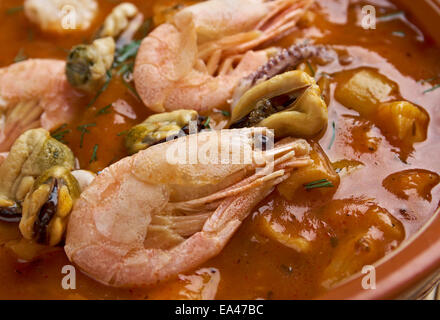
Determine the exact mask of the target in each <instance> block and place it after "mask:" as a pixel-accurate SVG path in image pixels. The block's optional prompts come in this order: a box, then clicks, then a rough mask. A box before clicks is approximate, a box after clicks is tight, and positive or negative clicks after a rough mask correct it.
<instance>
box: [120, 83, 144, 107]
mask: <svg viewBox="0 0 440 320" xmlns="http://www.w3.org/2000/svg"><path fill="white" fill-rule="evenodd" d="M121 80H122V84H123V85H124V86H125V87H126V88H127V89H128V90H130V91H131V93H133V94H134V95H135V97H136V98H138V99H139V100H140V101H142V99H141V97H140V96H139V94H138V93H137V91H136V89H135V88H133V87H132V86H131V85H130V84H129V83H128V82H127V81H126V80H125V79H124V77H122V78H121Z"/></svg>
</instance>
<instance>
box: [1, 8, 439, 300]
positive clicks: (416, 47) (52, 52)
mask: <svg viewBox="0 0 440 320" xmlns="http://www.w3.org/2000/svg"><path fill="white" fill-rule="evenodd" d="M129 2H133V3H134V4H136V5H137V6H138V8H139V9H140V10H141V11H142V12H143V13H144V15H145V16H146V17H149V16H151V15H152V7H153V5H154V3H155V2H157V3H159V2H163V1H143V0H131V1H129ZM316 2H317V3H316V4H315V5H314V6H313V8H312V11H313V12H314V13H315V14H316V17H315V19H314V21H313V23H312V25H309V26H306V27H303V28H300V29H299V30H297V31H295V32H294V33H293V34H291V35H289V36H287V37H285V38H283V39H281V40H279V41H278V42H277V43H276V45H277V46H282V47H288V46H289V45H291V44H292V43H294V42H295V41H296V40H297V39H306V38H308V39H313V40H315V42H316V43H323V44H329V45H332V46H333V48H335V49H337V50H338V52H339V53H340V52H346V56H347V57H348V58H347V59H343V58H341V54H340V55H339V60H337V61H334V62H332V63H330V64H328V65H325V66H319V65H318V66H315V68H316V70H314V73H315V74H322V73H326V74H329V75H330V76H331V84H330V92H329V99H330V103H329V106H328V107H329V125H328V128H327V131H326V132H325V133H324V134H322V135H321V136H320V137H319V138H317V139H316V140H318V141H319V143H320V145H321V146H322V148H323V150H324V151H325V152H326V153H327V155H328V157H329V158H330V160H331V161H332V162H336V161H339V160H343V159H350V160H355V161H359V162H362V163H363V168H362V169H361V170H356V171H354V172H353V173H352V174H350V175H346V176H343V177H342V178H341V184H340V186H339V188H338V189H337V191H336V193H335V194H334V195H332V197H330V198H325V197H322V196H321V193H319V191H310V192H303V193H301V194H299V195H298V196H297V198H295V200H293V201H287V200H285V199H283V198H282V197H281V196H280V195H279V194H278V192H277V191H274V192H273V193H272V194H271V195H270V196H269V197H268V198H267V199H265V200H263V201H262V202H261V203H260V204H259V206H258V207H257V208H256V209H255V210H254V212H253V213H252V214H251V215H250V216H249V217H248V218H247V219H246V220H245V222H244V223H243V225H242V226H241V228H240V229H239V231H238V232H237V233H236V234H235V235H234V237H233V238H232V239H231V241H230V242H229V243H228V244H227V246H226V247H225V249H224V250H223V251H222V252H221V253H220V254H219V255H218V256H217V257H215V258H213V259H211V260H209V261H207V262H206V263H204V264H203V266H201V267H200V268H215V269H216V270H217V272H219V273H220V284H219V287H218V291H217V295H216V298H217V299H255V298H265V299H307V298H314V297H316V296H318V295H319V294H321V293H323V292H325V290H327V289H326V287H325V286H323V285H322V283H321V279H322V273H323V270H324V269H325V267H326V266H327V265H328V264H329V262H330V260H331V258H332V255H333V254H334V252H335V250H336V249H337V247H338V245H340V243H339V244H338V241H335V239H337V238H336V237H335V236H334V235H332V234H331V232H323V231H322V224H325V223H326V222H325V221H327V222H328V220H326V219H322V220H321V217H328V216H330V215H332V214H339V213H340V212H345V211H347V210H348V211H356V210H361V211H362V210H365V207H366V206H369V205H371V204H374V205H377V206H379V207H380V208H383V209H384V210H387V211H388V212H389V213H391V214H392V215H393V216H394V217H395V218H396V219H398V220H399V221H400V222H401V223H402V225H403V226H404V229H405V237H406V238H409V237H410V236H411V235H413V234H414V233H415V232H416V231H417V230H419V229H420V228H421V227H422V226H423V225H424V224H425V223H426V222H427V221H428V220H429V219H430V218H431V217H432V215H433V214H434V212H435V211H436V209H437V208H438V206H439V200H440V188H439V187H438V186H436V187H434V188H433V189H432V191H431V192H430V193H431V197H429V196H427V194H426V192H425V193H419V194H411V195H409V196H408V197H407V199H402V198H398V197H396V196H395V195H394V194H393V193H390V192H389V191H388V190H387V189H386V188H385V187H384V183H383V181H384V180H385V178H387V177H388V176H389V175H390V174H392V173H395V172H400V171H403V170H410V169H425V170H429V171H432V172H434V173H435V172H439V171H440V161H439V160H438V158H437V155H438V154H439V152H440V139H439V137H440V116H439V114H440V104H439V101H440V89H439V90H433V91H429V92H426V90H428V89H430V88H431V87H432V86H435V85H436V84H438V83H439V82H440V81H439V80H438V79H435V77H437V75H440V59H439V56H440V51H439V50H438V49H437V48H436V47H435V45H434V44H433V42H432V41H431V40H430V39H429V38H428V37H427V36H425V35H424V34H423V33H422V32H421V31H420V30H419V29H418V28H417V27H416V26H415V25H414V24H413V23H412V22H410V21H411V17H410V16H409V15H400V16H399V17H398V18H395V19H391V20H389V21H384V22H378V24H377V28H376V29H375V30H364V29H363V28H362V27H361V26H360V24H359V21H360V17H361V8H362V6H363V5H365V4H374V5H375V6H376V9H377V14H378V16H384V15H387V14H390V13H394V12H398V11H400V9H399V7H398V6H396V5H395V4H393V3H392V2H391V1H388V0H375V1H369V2H363V1H354V0H321V1H316ZM117 3H119V1H117V0H115V1H113V0H112V1H110V0H100V1H99V7H100V8H99V16H98V18H97V19H96V20H95V23H94V25H93V27H92V28H90V30H89V31H88V32H84V33H73V34H71V35H69V36H54V35H48V34H45V33H43V32H41V31H39V29H38V28H37V27H35V26H34V25H32V24H31V23H30V22H28V21H27V19H26V18H25V15H24V13H23V11H20V10H17V12H15V13H10V12H9V13H8V12H7V10H8V9H10V8H15V7H20V6H22V4H23V1H20V0H2V1H0V21H1V22H0V39H1V43H2V44H3V45H2V46H1V47H0V67H5V66H8V65H10V64H11V63H13V61H14V58H15V57H16V56H17V54H19V53H20V54H22V55H25V56H26V57H28V58H55V59H65V58H66V56H67V53H68V51H69V49H70V48H71V47H72V46H74V45H76V44H79V43H83V42H85V41H87V40H88V39H90V38H91V37H92V35H93V33H94V32H95V31H96V30H97V29H98V28H99V26H100V24H101V23H102V21H103V20H104V19H105V17H106V15H107V14H108V13H109V12H110V11H111V9H112V8H113V7H114V6H115V5H116V4H117ZM170 3H171V2H170ZM244 9H245V8H244ZM361 66H362V67H371V68H374V69H377V70H378V71H379V72H380V73H381V74H383V75H385V76H386V77H388V78H389V79H391V80H392V81H394V82H396V83H397V84H398V86H399V91H400V96H401V98H402V99H404V100H407V101H410V102H412V103H414V104H416V105H418V106H422V107H423V108H424V109H425V110H426V111H427V112H428V113H429V115H430V123H429V129H428V138H427V140H426V141H424V142H421V143H417V144H415V146H414V150H404V147H401V146H398V145H391V144H390V143H389V142H388V141H387V139H386V138H385V137H384V136H383V134H382V133H381V131H380V129H379V128H377V127H376V126H375V125H374V124H373V123H372V122H369V120H367V119H364V118H362V117H360V116H359V114H358V113H357V112H356V111H353V110H350V109H347V108H346V107H344V106H343V105H342V104H340V103H338V101H337V100H336V99H335V98H334V96H333V93H334V89H335V88H336V86H337V84H338V82H339V81H343V80H344V79H346V78H347V77H348V75H349V72H346V71H348V70H354V69H357V68H359V67H361ZM425 79H433V80H430V81H424V80H425ZM118 99H122V100H124V101H125V102H126V106H127V107H126V108H125V109H124V110H114V108H113V109H111V110H110V112H109V113H105V114H99V110H101V109H102V108H104V107H106V106H107V105H109V104H112V103H113V102H115V101H116V100H118ZM87 101H90V97H84V105H80V106H78V112H77V116H76V119H75V120H74V121H73V122H72V123H68V127H67V128H68V129H69V130H71V132H70V133H68V134H67V135H66V136H65V138H64V140H65V141H66V142H67V143H68V145H69V147H70V148H71V149H72V151H73V152H74V154H75V155H76V157H77V158H78V159H79V163H80V166H81V168H83V169H88V170H92V171H95V172H98V171H100V170H102V169H104V168H105V167H107V166H109V165H110V164H112V163H114V162H116V161H118V160H119V159H121V158H123V157H125V156H127V153H126V150H125V147H124V137H123V132H124V131H126V130H128V129H129V128H131V127H132V126H133V125H135V124H138V123H140V122H142V121H143V120H144V119H145V118H146V117H147V116H148V115H149V114H151V112H150V111H148V109H147V108H146V107H145V106H144V105H143V104H142V103H141V102H140V101H139V100H138V99H137V97H136V96H135V95H134V94H133V93H132V92H131V91H130V90H129V89H128V88H127V87H126V86H125V85H124V84H123V83H122V81H121V80H120V79H118V78H117V77H115V78H114V79H113V80H112V81H111V82H110V85H109V87H108V88H107V90H105V91H104V92H103V93H102V95H100V96H99V98H98V100H97V101H96V102H95V103H94V104H93V105H92V106H90V107H88V108H87V107H86V104H87ZM217 117H218V115H217ZM223 120H224V119H223ZM90 123H93V124H95V125H94V126H93V127H89V131H90V133H88V134H86V135H85V136H84V140H83V144H82V146H81V145H80V140H81V134H80V132H79V131H78V130H77V127H78V126H80V125H84V124H90ZM333 126H334V129H333ZM371 139H373V140H371ZM371 141H373V142H374V148H372V147H371V145H370V144H369V143H370V142H371ZM95 146H97V150H96V159H92V155H93V149H94V147H95ZM402 153H405V154H407V157H404V159H402V158H401V157H400V156H399V155H401V154H402ZM91 160H96V161H91ZM397 188H398V186H397ZM133 192H136V191H135V190H133ZM344 210H345V211H344ZM262 219H270V220H271V221H272V223H275V224H277V225H279V227H280V228H281V229H283V230H287V231H288V230H294V229H295V228H300V227H302V230H303V236H304V237H306V238H307V239H309V240H310V241H313V242H314V245H315V246H316V248H319V250H314V253H313V254H303V253H299V252H297V251H295V250H292V249H291V248H288V247H285V246H283V245H282V244H279V243H277V242H276V241H274V240H271V239H270V238H267V237H266V236H265V235H264V233H263V232H262V231H261V228H262V227H261V225H262V222H264V221H263V220H262ZM323 221H324V222H323ZM364 223H368V221H366V222H364ZM343 224H344V222H342V220H341V222H340V223H339V224H338V222H337V221H336V222H334V223H333V225H332V228H333V231H334V233H335V234H339V233H341V232H342V231H341V230H343V229H344V228H345V227H344V225H343ZM325 230H328V229H325ZM19 237H20V236H19V231H18V228H17V225H15V224H6V223H0V245H1V246H0V261H1V262H0V298H1V299H42V298H44V299H179V298H188V297H191V295H187V294H186V293H185V292H188V290H190V291H191V286H192V287H194V285H197V284H196V283H195V282H197V281H194V277H191V275H194V274H195V273H194V272H195V271H194V272H193V273H191V272H189V273H188V274H187V275H186V276H185V275H181V276H179V277H178V278H177V279H174V280H170V281H167V282H164V283H160V284H158V285H157V286H154V287H152V288H142V289H141V288H135V289H116V288H111V287H107V286H105V285H102V284H99V283H98V282H96V281H94V280H92V279H91V278H89V277H87V275H85V274H83V273H81V272H80V271H79V270H77V274H76V276H77V281H76V285H77V288H76V290H64V289H63V288H62V286H61V281H62V278H63V276H64V274H62V267H63V266H64V265H68V264H70V262H69V261H68V259H67V257H66V255H65V253H64V251H63V249H62V247H59V248H56V249H55V250H54V251H52V252H49V253H46V254H44V255H43V256H41V257H39V258H37V259H36V260H34V261H32V262H26V261H21V260H19V259H17V258H16V257H15V256H14V254H13V253H12V252H11V251H10V250H9V249H7V247H5V246H4V244H5V243H7V242H8V241H10V240H15V239H18V238H19ZM341 241H342V240H341ZM382 255H384V254H382ZM377 258H381V256H379V257H377Z"/></svg>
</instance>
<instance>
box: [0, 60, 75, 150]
mask: <svg viewBox="0 0 440 320" xmlns="http://www.w3.org/2000/svg"><path fill="white" fill-rule="evenodd" d="M65 69H66V63H65V62H64V61H59V60H50V59H30V60H26V61H23V62H19V63H16V64H13V65H11V66H9V67H6V68H2V69H0V152H7V151H9V148H10V147H11V145H12V144H13V143H14V141H15V140H16V139H17V138H18V137H19V136H20V134H22V133H23V132H25V131H26V130H28V129H33V128H37V127H43V128H44V129H47V130H51V129H53V128H55V127H56V126H58V125H60V124H62V123H64V122H67V121H69V120H70V119H71V118H72V117H73V113H74V109H75V108H74V106H75V104H76V103H78V102H79V101H80V99H81V98H82V97H83V95H82V94H80V93H79V92H77V91H75V90H74V89H73V88H72V87H71V86H70V85H69V83H68V82H67V79H66V76H65Z"/></svg>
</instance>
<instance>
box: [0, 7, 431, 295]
mask: <svg viewBox="0 0 440 320" xmlns="http://www.w3.org/2000/svg"><path fill="white" fill-rule="evenodd" d="M372 9H374V11H372ZM373 13H374V14H375V19H371V16H369V15H371V14H373ZM0 18H1V21H2V23H1V24H0V31H1V33H0V35H1V37H3V42H4V43H7V44H8V45H5V46H3V47H2V48H1V49H0V52H1V54H0V110H1V122H0V123H1V125H0V257H1V258H0V261H1V263H0V284H1V285H0V298H2V299H41V298H44V299H258V298H263V299H309V298H316V297H319V296H320V295H321V294H324V293H325V292H327V291H329V290H331V289H332V288H334V287H335V286H337V285H338V284H340V283H341V282H343V281H344V280H345V279H347V278H349V277H350V276H353V275H355V274H356V273H358V272H360V271H361V270H362V269H363V267H364V266H367V265H374V263H376V262H377V261H379V260H380V259H382V258H384V257H386V256H387V255H389V254H390V253H392V252H393V251H394V250H396V249H398V248H401V247H402V246H403V245H404V244H405V243H406V242H407V241H408V240H409V239H410V238H411V237H412V236H413V235H415V234H416V233H417V232H418V231H419V230H420V229H421V228H423V226H425V225H426V223H427V222H428V221H429V220H430V219H431V218H432V217H433V216H434V215H435V213H436V211H437V209H438V207H439V204H440V187H439V185H438V184H439V182H440V176H439V172H440V164H439V162H438V160H437V159H436V157H435V155H436V154H437V153H438V152H439V151H440V142H439V141H440V140H439V137H440V118H439V117H438V111H439V110H438V108H439V107H440V106H439V104H438V101H439V100H440V61H439V59H438V57H439V55H440V49H439V48H438V47H437V45H436V44H435V43H434V41H433V40H432V39H431V38H430V37H429V35H427V34H426V33H424V31H423V30H421V29H419V27H418V26H417V24H416V22H415V21H413V20H412V17H411V15H410V14H408V13H407V12H405V11H403V9H402V7H400V5H399V1H391V0H370V1H358V0H345V1H337V0H315V1H313V0H274V1H266V0H208V1H189V0H188V1H186V0H182V1H178V0H166V1H140V0H127V1H109V0H99V1H98V0H93V1H91V0H81V1H80V0H77V1H71V0H50V1H49V0H45V1H41V0H25V1H23V0H3V1H1V2H0ZM372 23H374V25H372ZM188 145H195V146H196V147H197V149H198V150H207V149H208V148H210V147H212V146H213V145H214V149H215V150H217V151H220V150H221V151H223V150H227V152H226V154H227V156H232V157H233V156H234V155H233V154H232V153H233V149H234V146H237V145H238V146H239V151H238V152H239V154H238V156H239V159H246V157H249V159H251V161H249V162H243V163H242V162H239V163H223V162H222V160H223V158H222V154H221V152H214V153H210V154H209V157H208V158H209V159H208V160H207V162H206V163H202V162H200V161H199V162H197V161H195V162H191V161H190V162H189V163H188V162H185V163H179V161H177V162H170V161H169V158H168V155H169V150H171V149H172V150H175V151H176V152H177V150H182V148H183V149H185V148H186V146H188ZM187 156H188V155H187ZM189 158H191V154H190V155H189ZM228 159H229V158H228ZM261 159H263V162H261V161H260V160H261ZM198 160H200V159H198ZM66 266H73V267H72V268H74V269H73V270H75V280H76V281H75V283H76V286H75V288H70V289H68V290H65V289H64V288H63V285H62V284H63V279H64V277H65V276H66V273H68V271H66V270H67V269H66ZM68 270H71V269H68ZM69 272H70V271H69Z"/></svg>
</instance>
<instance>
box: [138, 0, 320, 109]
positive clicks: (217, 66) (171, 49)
mask: <svg viewBox="0 0 440 320" xmlns="http://www.w3.org/2000/svg"><path fill="white" fill-rule="evenodd" d="M312 3H313V0H275V1H268V0H239V1H237V0H211V1H206V2H202V3H199V4H196V5H193V6H189V7H186V8H185V9H183V10H181V11H180V12H178V13H177V14H176V15H175V16H174V17H173V20H172V21H171V22H169V23H164V24H162V25H160V26H159V27H157V28H156V29H155V30H154V31H153V32H151V33H150V34H149V36H147V37H146V38H145V39H144V40H143V41H142V43H141V46H140V48H139V51H138V55H137V58H136V62H135V68H134V81H135V85H136V89H137V91H138V93H139V95H140V97H141V98H142V101H143V102H144V103H145V105H146V106H147V107H148V108H150V109H151V110H153V111H156V112H163V111H173V110H176V109H194V110H196V111H198V112H203V111H207V110H210V109H212V108H220V107H224V106H225V105H227V103H228V100H229V99H230V98H231V96H232V91H233V90H234V88H235V87H236V86H237V84H238V82H239V81H240V80H241V79H242V78H244V77H246V76H248V75H249V74H251V73H252V72H254V71H256V70H257V69H258V68H259V67H260V66H261V65H263V64H264V63H266V62H267V60H268V59H269V58H270V57H271V56H272V55H274V54H275V53H276V52H278V50H277V49H275V48H269V49H266V50H259V51H253V49H254V48H256V47H259V46H261V45H263V44H265V43H267V42H269V41H274V40H276V39H277V38H279V37H281V36H284V35H286V34H288V33H290V32H292V31H293V30H294V29H295V28H296V23H297V21H298V20H299V19H300V18H301V17H302V16H303V15H304V13H305V12H306V11H307V9H308V8H309V7H310V5H311V4H312Z"/></svg>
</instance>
